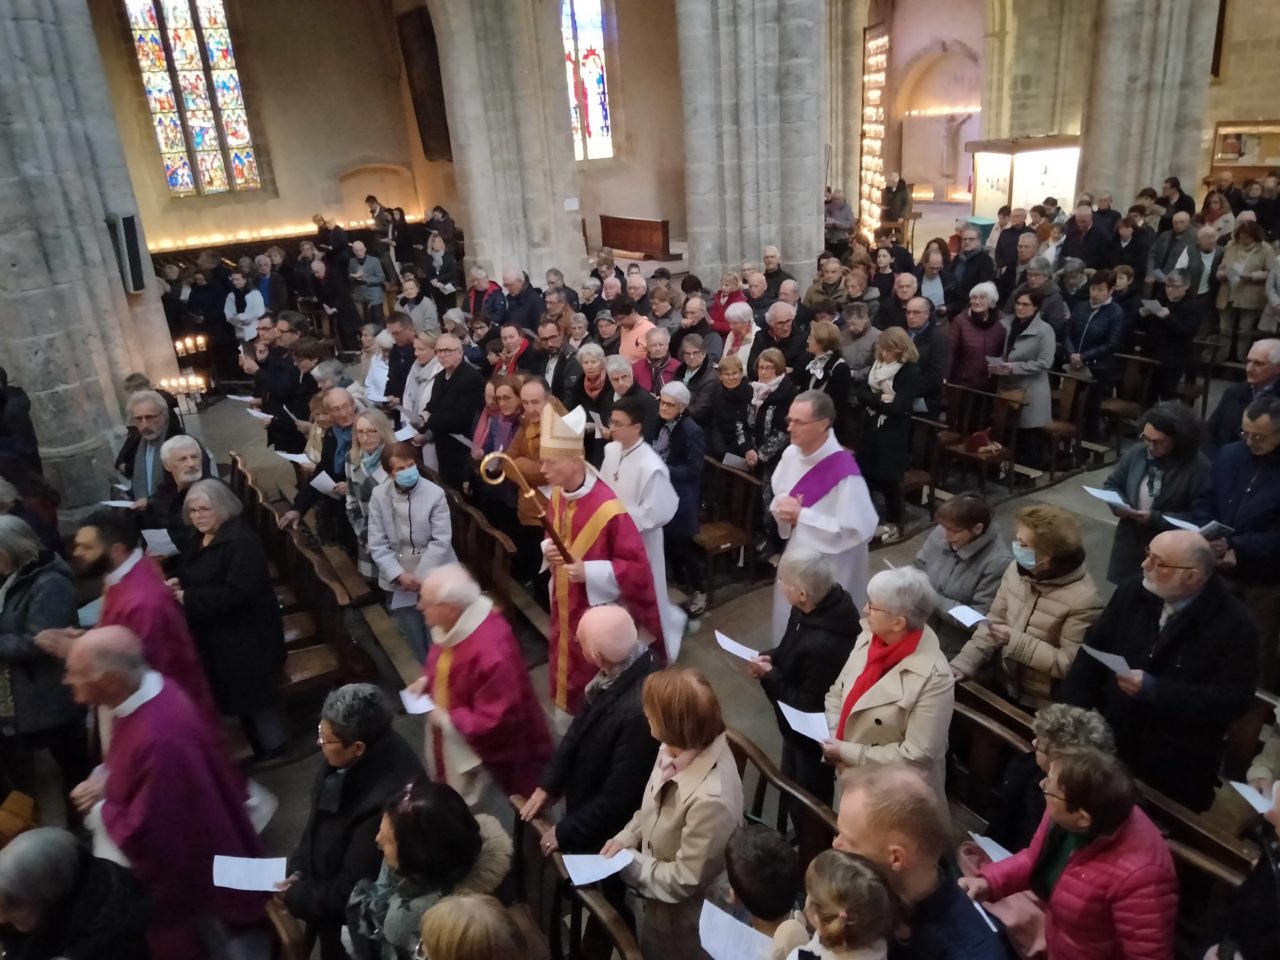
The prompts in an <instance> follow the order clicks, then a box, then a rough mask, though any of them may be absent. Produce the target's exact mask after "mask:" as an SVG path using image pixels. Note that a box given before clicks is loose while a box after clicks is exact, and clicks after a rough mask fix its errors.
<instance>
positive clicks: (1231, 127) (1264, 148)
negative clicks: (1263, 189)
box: [1209, 120, 1280, 186]
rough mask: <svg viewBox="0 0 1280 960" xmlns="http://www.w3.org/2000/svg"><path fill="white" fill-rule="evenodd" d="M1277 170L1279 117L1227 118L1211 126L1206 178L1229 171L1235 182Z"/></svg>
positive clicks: (1279, 164) (1279, 167)
mask: <svg viewBox="0 0 1280 960" xmlns="http://www.w3.org/2000/svg"><path fill="white" fill-rule="evenodd" d="M1273 170H1280V120H1229V121H1223V122H1221V123H1218V124H1216V125H1215V126H1214V130H1213V160H1212V162H1211V164H1210V167H1209V180H1210V181H1213V180H1214V179H1216V177H1217V175H1218V174H1219V173H1230V174H1231V175H1232V177H1233V178H1234V180H1235V183H1236V186H1240V185H1241V184H1243V183H1244V182H1245V181H1246V180H1258V179H1261V178H1262V177H1264V176H1266V175H1267V174H1268V173H1270V172H1271V171H1273Z"/></svg>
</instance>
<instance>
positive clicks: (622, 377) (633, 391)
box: [601, 354, 661, 443]
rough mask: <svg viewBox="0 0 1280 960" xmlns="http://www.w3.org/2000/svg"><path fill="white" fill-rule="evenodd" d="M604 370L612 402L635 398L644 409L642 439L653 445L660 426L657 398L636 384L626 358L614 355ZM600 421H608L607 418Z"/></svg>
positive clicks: (633, 371)
mask: <svg viewBox="0 0 1280 960" xmlns="http://www.w3.org/2000/svg"><path fill="white" fill-rule="evenodd" d="M604 370H605V373H606V374H608V376H609V385H610V386H611V387H612V388H613V399H614V400H621V399H622V398H623V397H637V398H638V399H639V400H640V404H641V405H642V406H643V407H644V416H643V418H642V419H643V421H644V438H645V440H646V441H647V442H649V443H653V441H654V440H656V439H657V438H658V428H659V427H660V426H661V423H660V422H659V420H658V398H657V397H655V396H654V395H653V394H652V393H650V392H649V391H648V390H645V389H643V388H642V387H641V386H640V384H638V383H636V376H635V370H634V369H633V368H632V366H631V364H630V363H629V362H628V361H627V359H626V357H620V356H618V355H617V354H614V355H613V356H612V357H610V358H609V359H608V360H607V361H605V365H604ZM610 409H612V404H610ZM601 419H603V420H605V421H606V422H607V421H608V417H607V416H606V417H602V418H601ZM606 439H607V438H606Z"/></svg>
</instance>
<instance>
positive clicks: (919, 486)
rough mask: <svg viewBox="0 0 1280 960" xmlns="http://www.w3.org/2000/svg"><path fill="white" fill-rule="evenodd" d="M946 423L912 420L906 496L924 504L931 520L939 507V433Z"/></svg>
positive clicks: (914, 418)
mask: <svg viewBox="0 0 1280 960" xmlns="http://www.w3.org/2000/svg"><path fill="white" fill-rule="evenodd" d="M945 429H946V424H944V423H941V422H939V421H937V420H929V419H926V418H925V417H912V418H911V436H910V439H909V441H908V442H909V443H910V445H911V466H909V467H908V468H907V472H906V473H904V474H903V475H902V495H903V496H904V497H906V498H907V499H909V500H914V501H915V502H917V503H921V504H922V505H923V506H924V507H925V508H926V509H927V510H928V511H929V518H930V519H931V520H932V519H933V513H934V511H935V510H936V509H937V507H938V443H937V440H938V434H939V433H940V432H942V431H943V430H945Z"/></svg>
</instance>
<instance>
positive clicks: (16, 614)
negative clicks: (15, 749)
mask: <svg viewBox="0 0 1280 960" xmlns="http://www.w3.org/2000/svg"><path fill="white" fill-rule="evenodd" d="M11 579H12V580H13V582H12V583H11V584H10V585H9V590H8V592H7V593H6V594H5V598H4V606H3V607H2V608H0V665H3V666H4V667H5V668H7V669H8V671H9V686H10V693H11V694H12V697H13V713H14V716H13V718H12V723H13V726H14V728H15V729H16V731H17V733H18V734H37V733H40V732H42V731H45V730H52V729H55V728H57V727H62V726H65V725H66V724H68V723H71V722H72V721H74V720H76V719H77V718H78V717H82V716H83V709H82V708H81V707H78V706H76V704H75V703H74V702H73V701H72V699H71V691H70V690H69V689H67V687H66V686H65V685H64V684H63V682H62V676H63V663H62V661H61V660H60V659H59V658H57V657H54V656H51V655H49V654H47V653H45V652H44V651H43V650H41V649H40V648H39V647H37V646H36V642H35V638H36V635H37V634H39V633H40V632H41V631H43V630H61V629H63V628H65V627H74V626H76V625H77V624H76V588H75V577H74V575H73V574H72V572H71V568H70V567H69V566H67V563H66V561H65V560H63V559H62V558H61V557H59V556H56V555H55V554H53V553H50V552H49V551H47V550H41V551H40V554H39V556H38V557H37V559H35V560H33V561H32V562H31V563H29V564H27V565H26V566H24V567H23V568H22V569H21V570H18V571H16V572H15V573H13V574H12V575H11Z"/></svg>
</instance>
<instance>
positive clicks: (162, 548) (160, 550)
mask: <svg viewBox="0 0 1280 960" xmlns="http://www.w3.org/2000/svg"><path fill="white" fill-rule="evenodd" d="M142 539H143V540H146V541H147V552H148V553H151V554H154V555H155V556H157V557H176V556H177V555H178V547H177V545H176V544H175V543H174V542H173V538H172V537H171V536H169V531H168V530H164V529H159V530H143V531H142Z"/></svg>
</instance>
